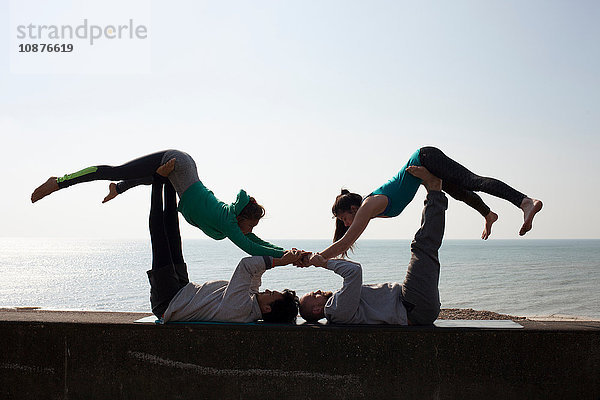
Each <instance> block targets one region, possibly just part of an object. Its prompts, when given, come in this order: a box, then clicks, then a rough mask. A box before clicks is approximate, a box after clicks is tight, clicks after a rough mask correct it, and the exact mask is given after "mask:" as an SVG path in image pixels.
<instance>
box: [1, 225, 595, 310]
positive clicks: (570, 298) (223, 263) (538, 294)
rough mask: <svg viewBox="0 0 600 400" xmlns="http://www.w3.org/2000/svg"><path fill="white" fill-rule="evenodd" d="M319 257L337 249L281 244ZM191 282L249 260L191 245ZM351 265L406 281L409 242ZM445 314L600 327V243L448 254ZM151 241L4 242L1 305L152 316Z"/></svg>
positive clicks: (216, 245) (316, 273) (476, 246)
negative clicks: (557, 319)
mask: <svg viewBox="0 0 600 400" xmlns="http://www.w3.org/2000/svg"><path fill="white" fill-rule="evenodd" d="M272 243H275V244H277V245H280V246H282V247H285V248H290V247H298V248H302V249H305V250H309V251H319V250H322V249H324V248H325V247H326V246H328V245H329V244H330V243H331V241H330V240H306V239H303V240H292V239H285V240H275V239H274V240H273V241H272ZM183 250H184V257H185V260H186V263H187V264H188V271H189V276H190V280H191V281H194V282H199V283H201V282H204V281H209V280H229V278H230V276H231V274H232V273H233V271H234V269H235V267H236V265H237V263H238V262H239V260H240V259H241V258H243V257H246V256H247V254H245V253H244V252H242V251H241V250H239V249H238V248H237V247H235V246H234V245H233V244H232V243H230V242H229V241H227V240H223V241H213V240H205V239H188V240H185V239H184V241H183ZM349 258H350V259H352V260H353V261H357V262H359V263H361V264H362V266H363V281H364V283H377V282H400V283H401V282H402V281H403V280H404V276H405V274H406V268H407V266H408V262H409V260H410V240H408V239H400V240H359V241H358V242H357V248H356V250H355V252H354V253H351V254H350V257H349ZM440 262H441V275H440V298H441V302H442V308H473V309H477V310H489V311H494V312H499V313H505V314H511V315H516V316H534V315H535V316H540V315H545V316H547V315H574V316H583V317H589V318H594V319H598V318H600V297H599V296H598V295H597V292H598V287H599V286H600V285H599V284H600V239H539V240H534V239H527V240H522V239H521V240H519V239H515V240H512V239H510V240H502V239H491V240H488V241H482V240H460V239H454V240H453V239H448V240H445V241H444V244H443V245H442V248H441V249H440ZM150 264H151V252H150V241H149V239H83V238H6V237H4V238H0V272H1V276H2V278H1V279H0V306H4V307H41V308H44V309H61V310H64V309H73V310H87V311H134V312H150V304H149V288H150V286H149V284H148V281H147V277H146V273H145V271H146V270H148V269H150ZM262 283H263V284H262V286H261V289H262V288H268V289H273V290H281V289H284V288H290V289H293V290H296V293H297V294H298V295H299V296H301V295H302V294H304V293H306V292H309V291H311V290H315V289H322V290H333V291H335V290H337V289H339V288H340V287H341V285H342V279H341V277H339V276H337V275H335V274H334V273H332V272H331V271H328V270H324V269H321V268H314V267H312V268H296V267H293V266H286V267H281V268H277V269H274V270H269V271H267V272H266V273H265V274H264V275H263V279H262Z"/></svg>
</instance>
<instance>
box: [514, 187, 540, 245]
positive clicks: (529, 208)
mask: <svg viewBox="0 0 600 400" xmlns="http://www.w3.org/2000/svg"><path fill="white" fill-rule="evenodd" d="M542 206H543V204H542V201H541V200H538V199H532V198H531V197H526V198H524V199H523V201H522V202H521V210H523V219H524V221H523V226H521V230H520V231H519V235H520V236H523V235H525V234H526V233H527V232H529V231H530V230H531V228H532V225H533V217H535V214H537V213H538V212H539V211H540V210H541V209H542Z"/></svg>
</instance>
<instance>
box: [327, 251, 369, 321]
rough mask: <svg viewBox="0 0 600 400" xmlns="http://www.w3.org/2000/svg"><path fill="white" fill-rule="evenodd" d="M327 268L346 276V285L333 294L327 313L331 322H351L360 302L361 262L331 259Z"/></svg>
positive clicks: (343, 276)
mask: <svg viewBox="0 0 600 400" xmlns="http://www.w3.org/2000/svg"><path fill="white" fill-rule="evenodd" d="M325 268H327V269H330V270H332V271H333V272H335V273H336V274H338V275H340V276H341V277H342V278H344V285H343V286H342V288H341V289H340V290H339V291H338V292H336V293H335V294H334V295H333V298H332V300H331V303H330V304H329V305H328V306H327V307H326V308H325V315H326V316H327V317H328V319H329V320H330V321H331V322H338V323H349V322H351V321H352V318H353V317H354V315H355V314H356V311H357V310H358V306H359V304H360V293H361V290H362V268H361V266H360V264H358V263H354V262H352V261H347V260H329V261H327V265H326V267H325Z"/></svg>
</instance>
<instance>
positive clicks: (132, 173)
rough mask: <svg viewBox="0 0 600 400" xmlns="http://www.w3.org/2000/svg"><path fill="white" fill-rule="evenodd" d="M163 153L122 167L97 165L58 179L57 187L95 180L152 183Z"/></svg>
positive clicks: (137, 159) (142, 158)
mask: <svg viewBox="0 0 600 400" xmlns="http://www.w3.org/2000/svg"><path fill="white" fill-rule="evenodd" d="M165 153H166V150H165V151H159V152H157V153H152V154H149V155H147V156H143V157H139V158H136V159H135V160H131V161H129V162H127V163H125V164H123V165H119V166H116V167H113V166H110V165H98V166H95V167H89V168H86V169H83V170H81V171H79V172H75V173H74V174H69V175H65V176H63V177H61V178H58V180H57V181H58V187H59V188H60V189H64V188H66V187H69V186H71V185H75V184H78V183H82V182H90V181H97V180H105V181H120V180H135V181H134V182H135V184H141V183H144V184H150V183H152V180H153V178H152V177H153V176H154V173H155V172H156V169H157V168H158V167H160V166H161V164H162V159H163V156H164V155H165Z"/></svg>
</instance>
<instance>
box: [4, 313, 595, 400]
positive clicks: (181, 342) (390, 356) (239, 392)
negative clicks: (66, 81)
mask: <svg viewBox="0 0 600 400" xmlns="http://www.w3.org/2000/svg"><path fill="white" fill-rule="evenodd" d="M144 315H147V314H135V313H134V314H129V313H128V314H122V313H83V312H67V313H62V312H49V311H0V346H2V349H3V351H2V353H1V355H0V398H2V399H111V400H112V399H142V398H143V399H167V398H184V399H188V398H207V399H212V398H214V399H265V398H272V397H277V398H279V397H281V398H286V399H317V398H318V399H321V398H324V397H327V398H331V399H354V398H357V399H358V398H380V399H394V398H402V399H430V398H436V399H437V398H439V399H571V398H572V399H594V400H596V399H598V398H599V397H600V375H599V374H600V373H599V372H598V371H600V322H593V321H589V322H587V321H574V322H552V321H548V322H535V321H519V323H521V324H523V325H524V326H525V329H520V330H510V329H509V330H499V329H493V330H464V329H439V328H432V327H418V328H416V327H393V326H375V327H336V326H310V325H305V326H292V327H287V326H269V325H258V326H256V325H255V326H239V325H236V326H233V325H167V326H155V325H139V324H133V323H132V322H133V321H134V320H135V319H138V318H140V317H142V316H144Z"/></svg>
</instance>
